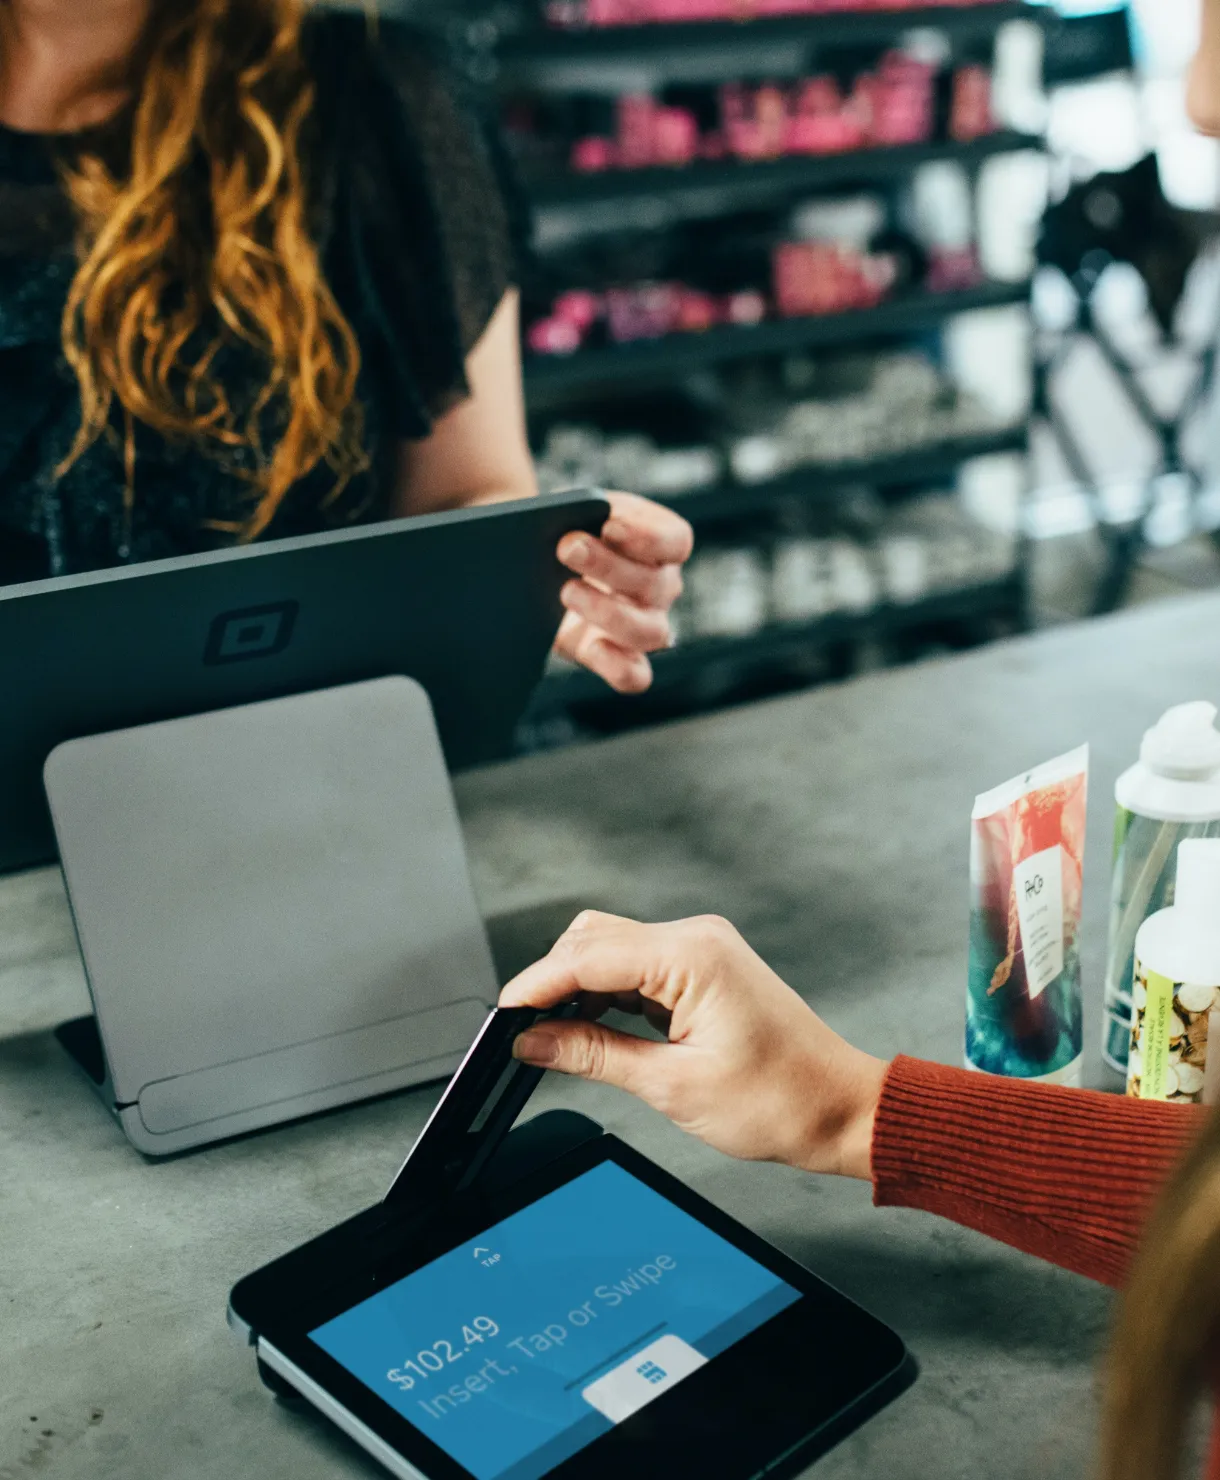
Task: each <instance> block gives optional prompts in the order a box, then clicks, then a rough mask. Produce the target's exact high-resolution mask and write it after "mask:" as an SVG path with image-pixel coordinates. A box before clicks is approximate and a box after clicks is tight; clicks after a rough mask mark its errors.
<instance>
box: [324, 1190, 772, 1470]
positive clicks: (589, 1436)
mask: <svg viewBox="0 0 1220 1480" xmlns="http://www.w3.org/2000/svg"><path fill="white" fill-rule="evenodd" d="M799 1299H800V1293H799V1292H798V1291H797V1290H795V1289H793V1288H792V1286H791V1285H788V1284H786V1283H785V1282H784V1281H783V1280H781V1279H780V1278H779V1277H778V1276H777V1275H775V1274H773V1273H772V1272H771V1271H770V1270H769V1269H765V1268H764V1267H763V1266H762V1265H761V1264H758V1263H757V1262H756V1261H755V1260H753V1259H751V1258H749V1257H748V1256H747V1255H746V1254H743V1253H742V1252H741V1250H740V1249H738V1248H736V1247H735V1246H734V1245H733V1244H731V1243H729V1242H727V1240H725V1239H723V1238H721V1237H720V1236H719V1235H718V1234H715V1233H713V1232H712V1231H711V1230H710V1229H709V1228H707V1227H705V1226H704V1225H703V1224H702V1223H700V1222H699V1221H698V1220H697V1219H695V1218H692V1217H691V1216H690V1214H689V1213H685V1212H683V1211H682V1210H681V1209H680V1208H677V1207H675V1206H674V1204H673V1203H671V1202H670V1201H669V1200H668V1199H667V1198H665V1197H662V1196H661V1194H660V1193H658V1192H655V1191H653V1189H652V1188H651V1187H648V1186H646V1185H645V1184H644V1183H643V1182H641V1181H640V1180H639V1179H638V1178H636V1177H633V1176H632V1175H631V1174H630V1173H629V1172H626V1171H624V1170H623V1169H622V1168H621V1167H619V1166H617V1165H615V1164H614V1163H613V1162H603V1163H601V1164H600V1165H599V1166H597V1167H594V1168H593V1169H592V1170H591V1171H588V1172H585V1173H584V1174H583V1175H582V1176H580V1177H577V1178H575V1179H574V1180H573V1181H571V1182H568V1183H566V1184H565V1185H564V1186H563V1187H560V1188H557V1189H556V1190H555V1191H554V1192H551V1193H548V1194H547V1195H546V1196H545V1197H542V1198H540V1199H539V1200H538V1201H537V1202H535V1203H532V1204H531V1205H530V1206H529V1207H527V1208H522V1209H521V1211H520V1212H517V1213H514V1214H513V1215H512V1216H511V1217H509V1218H506V1219H504V1221H503V1222H501V1223H497V1224H496V1225H495V1226H494V1227H493V1228H489V1229H488V1230H487V1231H486V1232H485V1233H482V1234H480V1235H479V1236H478V1238H476V1239H472V1240H470V1241H468V1242H467V1243H464V1244H462V1245H461V1246H460V1247H458V1248H456V1249H452V1250H451V1251H450V1252H449V1253H447V1254H445V1255H443V1256H442V1257H441V1258H439V1259H436V1260H434V1261H433V1262H432V1263H431V1264H428V1265H425V1266H424V1268H422V1269H419V1270H416V1271H415V1273H414V1274H410V1275H408V1276H407V1277H406V1278H405V1279H402V1280H399V1281H398V1282H397V1283H396V1284H393V1285H390V1286H388V1287H387V1288H386V1289H385V1290H382V1291H379V1292H378V1293H377V1294H376V1295H373V1296H371V1297H370V1298H369V1299H367V1300H365V1301H362V1302H361V1303H360V1304H359V1305H356V1306H353V1307H352V1309H350V1310H347V1311H345V1312H344V1313H343V1314H342V1315H340V1316H337V1317H335V1318H334V1319H333V1320H331V1321H328V1322H327V1323H326V1324H325V1325H324V1326H320V1327H318V1329H317V1330H315V1331H313V1332H311V1333H310V1334H311V1337H312V1339H313V1340H314V1341H315V1342H316V1343H317V1344H318V1345H319V1346H320V1347H321V1348H322V1349H323V1350H324V1351H326V1352H327V1353H329V1355H330V1356H331V1357H333V1358H334V1359H335V1360H336V1361H337V1362H339V1363H340V1364H341V1365H342V1366H343V1367H345V1368H346V1369H347V1370H348V1371H349V1372H351V1373H352V1374H353V1375H354V1376H355V1377H357V1378H359V1379H360V1381H361V1382H362V1383H364V1384H365V1385H366V1386H367V1387H368V1388H370V1389H371V1390H372V1391H373V1392H374V1393H376V1394H377V1395H378V1396H379V1397H381V1398H383V1399H384V1400H385V1401H386V1402H387V1403H389V1404H390V1405H391V1406H392V1407H393V1408H394V1409H396V1410H397V1411H398V1412H399V1413H400V1414H401V1415H402V1416H403V1417H404V1418H406V1419H407V1420H408V1421H409V1422H410V1423H411V1424H413V1425H414V1426H415V1427H416V1428H418V1429H419V1430H420V1431H421V1432H422V1433H423V1434H425V1435H427V1437H428V1438H429V1439H431V1440H432V1441H433V1442H434V1443H435V1444H437V1445H438V1446H439V1447H440V1448H441V1449H443V1450H445V1452H446V1453H447V1454H449V1455H450V1456H451V1457H452V1458H453V1459H455V1460H456V1461H457V1462H458V1463H459V1464H460V1465H463V1466H464V1467H465V1468H466V1469H467V1470H469V1471H470V1473H471V1474H472V1475H474V1476H475V1477H476V1480H538V1477H540V1476H543V1475H545V1474H547V1472H548V1471H550V1470H551V1469H553V1468H554V1467H555V1466H556V1465H559V1464H561V1463H562V1462H563V1461H564V1460H566V1459H568V1458H569V1457H570V1456H571V1455H573V1454H576V1453H577V1452H578V1451H579V1450H581V1449H583V1448H585V1446H586V1445H588V1444H591V1443H593V1442H594V1440H596V1439H598V1438H600V1437H601V1435H603V1434H605V1433H607V1432H608V1431H609V1430H610V1429H612V1428H613V1427H614V1425H615V1424H617V1423H621V1422H622V1421H623V1420H624V1419H625V1418H628V1417H630V1415H631V1414H633V1413H635V1412H636V1411H637V1410H638V1409H640V1408H642V1407H643V1406H644V1405H645V1404H646V1403H649V1402H651V1401H652V1400H653V1399H654V1398H657V1397H658V1396H660V1394H662V1393H664V1392H668V1391H669V1390H670V1389H671V1388H673V1387H674V1386H675V1385H677V1384H678V1383H680V1382H682V1381H683V1379H684V1378H687V1377H689V1376H690V1375H691V1374H692V1373H693V1372H696V1371H697V1370H698V1369H699V1368H700V1367H702V1366H703V1365H704V1364H705V1363H706V1362H708V1361H711V1360H712V1359H713V1358H714V1357H715V1356H717V1355H718V1354H719V1353H720V1352H722V1351H724V1350H725V1349H726V1348H727V1347H729V1346H732V1345H733V1343H734V1342H736V1341H739V1340H740V1339H741V1338H742V1337H743V1336H746V1335H748V1334H749V1333H750V1332H751V1331H754V1330H755V1329H757V1328H758V1327H759V1326H761V1325H762V1324H763V1323H764V1322H765V1321H768V1320H770V1319H771V1318H772V1317H773V1316H775V1315H777V1314H778V1313H779V1312H780V1311H781V1310H784V1309H785V1308H786V1307H787V1306H789V1305H792V1304H793V1303H794V1302H795V1301H797V1300H799Z"/></svg>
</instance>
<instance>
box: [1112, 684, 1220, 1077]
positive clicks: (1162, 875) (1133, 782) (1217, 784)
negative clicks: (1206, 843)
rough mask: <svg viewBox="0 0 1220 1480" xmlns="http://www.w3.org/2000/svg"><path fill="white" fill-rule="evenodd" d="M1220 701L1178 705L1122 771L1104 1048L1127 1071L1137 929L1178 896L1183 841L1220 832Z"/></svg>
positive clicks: (1116, 790)
mask: <svg viewBox="0 0 1220 1480" xmlns="http://www.w3.org/2000/svg"><path fill="white" fill-rule="evenodd" d="M1215 720H1216V706H1215V705H1214V704H1208V703H1205V702H1202V701H1200V702H1198V703H1193V704H1176V705H1175V706H1174V707H1173V708H1172V709H1167V710H1166V711H1165V713H1164V714H1163V715H1162V716H1161V718H1160V719H1159V720H1158V721H1157V722H1156V724H1155V725H1153V727H1152V728H1151V729H1150V730H1148V731H1147V732H1146V733H1145V735H1144V741H1143V744H1142V745H1141V746H1140V758H1139V760H1138V761H1137V762H1136V764H1135V765H1134V766H1131V767H1129V768H1128V769H1127V770H1126V771H1124V772H1123V774H1122V775H1121V776H1120V777H1119V778H1118V782H1117V784H1116V785H1115V788H1114V800H1115V802H1116V803H1117V804H1118V808H1117V813H1116V816H1115V819H1114V871H1113V878H1112V883H1111V891H1110V931H1109V948H1108V950H1107V952H1106V991H1105V1014H1104V1017H1103V1022H1102V1054H1103V1056H1104V1057H1105V1059H1106V1062H1107V1063H1108V1064H1110V1065H1111V1067H1112V1068H1115V1069H1117V1070H1118V1071H1119V1073H1121V1074H1125V1073H1126V1070H1127V1047H1128V1044H1129V1043H1130V1039H1131V983H1132V980H1133V973H1134V950H1135V935H1136V931H1137V930H1138V929H1139V927H1140V926H1141V925H1142V924H1143V923H1144V921H1145V920H1146V919H1147V918H1148V917H1149V915H1151V914H1153V913H1155V911H1157V910H1159V909H1163V908H1164V907H1165V906H1166V905H1170V904H1172V903H1173V888H1174V877H1175V873H1176V870H1177V850H1178V844H1179V843H1180V842H1181V841H1182V840H1183V839H1184V838H1203V837H1217V836H1220V732H1218V731H1217V730H1216V728H1215Z"/></svg>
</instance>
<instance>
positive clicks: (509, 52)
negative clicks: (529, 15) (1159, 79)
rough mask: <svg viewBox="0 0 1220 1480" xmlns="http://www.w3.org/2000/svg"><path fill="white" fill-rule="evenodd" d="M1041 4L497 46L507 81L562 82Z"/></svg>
mask: <svg viewBox="0 0 1220 1480" xmlns="http://www.w3.org/2000/svg"><path fill="white" fill-rule="evenodd" d="M1046 19H1047V8H1046V7H1045V6H1041V5H1025V4H1021V3H1016V0H983V3H981V4H975V5H919V6H910V7H907V8H899V9H894V10H858V11H849V10H845V11H839V12H836V11H820V12H817V13H814V14H810V15H799V16H763V17H757V18H754V19H747V20H742V21H688V22H676V23H669V24H658V25H644V26H602V27H590V28H588V29H585V30H570V31H568V30H553V31H547V30H536V31H527V32H523V33H520V34H518V35H515V36H508V37H505V38H504V39H503V40H502V41H501V43H500V46H499V58H500V64H501V68H502V73H503V76H504V78H505V80H506V81H509V82H512V83H518V84H527V83H532V84H534V85H539V84H546V83H547V81H548V80H550V81H554V82H555V83H557V84H558V85H561V86H570V85H571V82H570V79H568V78H567V77H566V76H564V75H552V74H555V73H556V71H557V70H558V72H559V73H560V74H562V73H565V72H566V70H567V69H568V68H570V67H572V66H573V65H577V66H579V67H580V68H581V69H582V72H585V73H588V74H592V73H593V72H594V71H596V70H613V69H615V68H622V67H630V66H633V65H635V66H638V65H640V64H645V65H651V66H654V67H657V66H663V65H664V64H665V63H666V61H667V60H674V61H677V62H678V63H679V64H680V65H682V66H683V70H684V72H685V71H688V70H689V66H690V58H691V56H692V54H693V53H707V54H710V53H713V52H725V51H729V52H733V51H738V52H740V49H741V48H742V46H743V44H744V45H747V46H749V45H751V44H754V43H758V44H762V45H768V46H782V45H793V46H817V47H818V48H819V49H823V48H826V47H834V46H854V45H868V44H871V43H872V42H875V41H877V42H882V43H884V42H885V41H887V40H889V39H890V38H891V37H893V36H894V35H896V34H898V33H900V32H902V31H908V30H913V29H916V28H919V27H929V26H930V27H935V28H936V29H937V30H940V31H945V32H949V33H952V34H954V35H962V34H968V35H980V34H986V33H988V32H990V31H994V30H997V29H998V28H999V27H1000V26H1002V25H1005V24H1007V22H1009V21H1013V20H1035V21H1039V22H1043V23H1045V21H1046Z"/></svg>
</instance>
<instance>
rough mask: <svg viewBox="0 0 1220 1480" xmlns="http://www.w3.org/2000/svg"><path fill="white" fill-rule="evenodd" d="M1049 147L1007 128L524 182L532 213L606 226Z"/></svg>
mask: <svg viewBox="0 0 1220 1480" xmlns="http://www.w3.org/2000/svg"><path fill="white" fill-rule="evenodd" d="M1044 147H1045V145H1044V142H1043V140H1042V139H1041V138H1040V137H1039V136H1038V135H1036V134H1021V133H1016V132H1014V131H1012V130H1008V129H1005V130H1003V131H1001V132H999V133H994V134H988V135H986V136H985V137H984V138H981V139H973V140H971V141H970V142H969V143H954V142H952V141H950V142H947V143H933V144H896V145H886V146H885V147H884V148H878V149H854V150H848V151H845V152H843V153H841V154H822V155H799V156H795V157H793V158H788V159H773V160H755V161H740V162H738V161H733V162H726V163H723V164H719V163H717V164H693V165H686V166H683V167H682V168H668V169H667V168H657V169H646V170H606V171H604V172H602V173H599V174H587V175H581V174H575V173H572V174H564V175H558V176H544V177H536V178H534V179H533V180H527V182H526V188H527V191H528V194H529V197H530V201H531V203H532V205H533V207H534V211H535V213H539V212H559V211H562V212H565V213H567V212H572V211H582V212H583V211H587V210H588V209H589V208H591V207H602V208H606V209H607V210H608V211H609V216H608V220H607V225H608V226H609V225H613V226H615V227H618V228H621V226H622V218H621V216H619V215H618V214H617V213H618V211H619V210H620V209H621V208H624V207H627V206H632V207H638V206H639V205H647V204H649V203H651V202H653V201H656V202H657V204H658V205H660V206H663V207H664V209H665V210H666V211H667V212H669V213H672V214H673V215H674V216H675V217H676V216H677V215H679V214H686V213H688V212H693V213H694V214H710V213H711V212H713V211H725V210H737V209H743V208H747V207H749V206H750V205H753V204H754V203H756V202H758V201H760V200H767V199H769V198H770V197H772V196H777V195H779V196H782V195H785V194H789V193H797V192H801V191H806V190H825V189H830V188H837V187H839V186H843V185H857V184H861V185H862V184H869V183H872V182H874V181H885V180H896V179H903V178H904V177H905V176H906V175H908V174H910V172H911V171H912V170H913V169H915V168H917V167H918V166H919V165H923V164H931V163H934V162H937V161H942V160H953V161H956V162H957V163H959V164H962V165H964V166H966V167H967V168H969V167H970V166H972V165H976V164H981V163H982V161H983V160H985V159H990V158H991V157H992V156H993V155H996V154H1011V153H1012V152H1014V151H1015V150H1018V149H1042V148H1044Z"/></svg>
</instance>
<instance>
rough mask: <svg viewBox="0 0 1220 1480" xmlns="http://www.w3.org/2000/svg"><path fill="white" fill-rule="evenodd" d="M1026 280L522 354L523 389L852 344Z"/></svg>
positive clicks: (1009, 297)
mask: <svg viewBox="0 0 1220 1480" xmlns="http://www.w3.org/2000/svg"><path fill="white" fill-rule="evenodd" d="M1029 293H1030V284H1029V282H1028V281H1023V282H1019V283H984V284H982V285H981V286H979V287H977V288H969V289H967V290H966V291H964V292H960V293H915V294H910V295H908V296H907V297H904V298H897V299H894V300H892V301H891V302H889V303H883V304H881V305H880V306H879V307H877V308H869V309H857V310H853V311H852V312H851V313H839V314H823V315H820V316H817V317H811V318H799V319H777V320H773V321H770V322H768V323H765V324H755V325H753V326H751V327H742V328H738V327H736V326H728V327H725V328H720V329H708V330H706V331H705V332H704V333H702V334H698V333H695V334H670V335H667V336H665V337H664V338H662V339H647V340H637V341H636V342H635V343H633V344H617V345H608V346H606V347H605V348H601V349H585V350H577V352H576V353H575V354H571V355H530V356H527V357H526V361H525V387H526V391H527V392H528V393H529V394H531V395H534V396H545V397H546V398H547V399H548V401H552V402H553V401H554V400H555V398H556V397H559V398H567V397H568V396H569V395H572V394H578V393H583V392H587V391H589V390H590V389H593V388H595V387H599V386H607V387H609V386H614V385H616V384H617V385H622V384H624V383H643V382H646V381H654V380H655V381H665V380H672V379H674V378H676V377H679V376H682V375H688V374H691V373H692V372H694V371H697V370H701V369H704V368H705V367H706V366H708V365H712V364H722V363H724V362H725V361H728V360H740V359H745V358H748V357H749V356H752V355H768V354H788V353H791V352H793V351H795V350H802V349H824V348H829V347H830V346H833V345H840V344H859V343H863V342H865V341H867V340H874V339H886V338H889V337H891V336H894V335H900V334H916V333H920V332H922V331H924V330H927V329H933V328H935V327H936V326H937V325H938V324H941V323H943V322H944V321H945V320H946V319H949V318H952V317H953V315H954V314H959V313H968V312H970V311H972V310H974V309H979V308H997V307H1000V306H1002V305H1004V304H1012V303H1025V302H1027V301H1028V299H1029Z"/></svg>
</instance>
